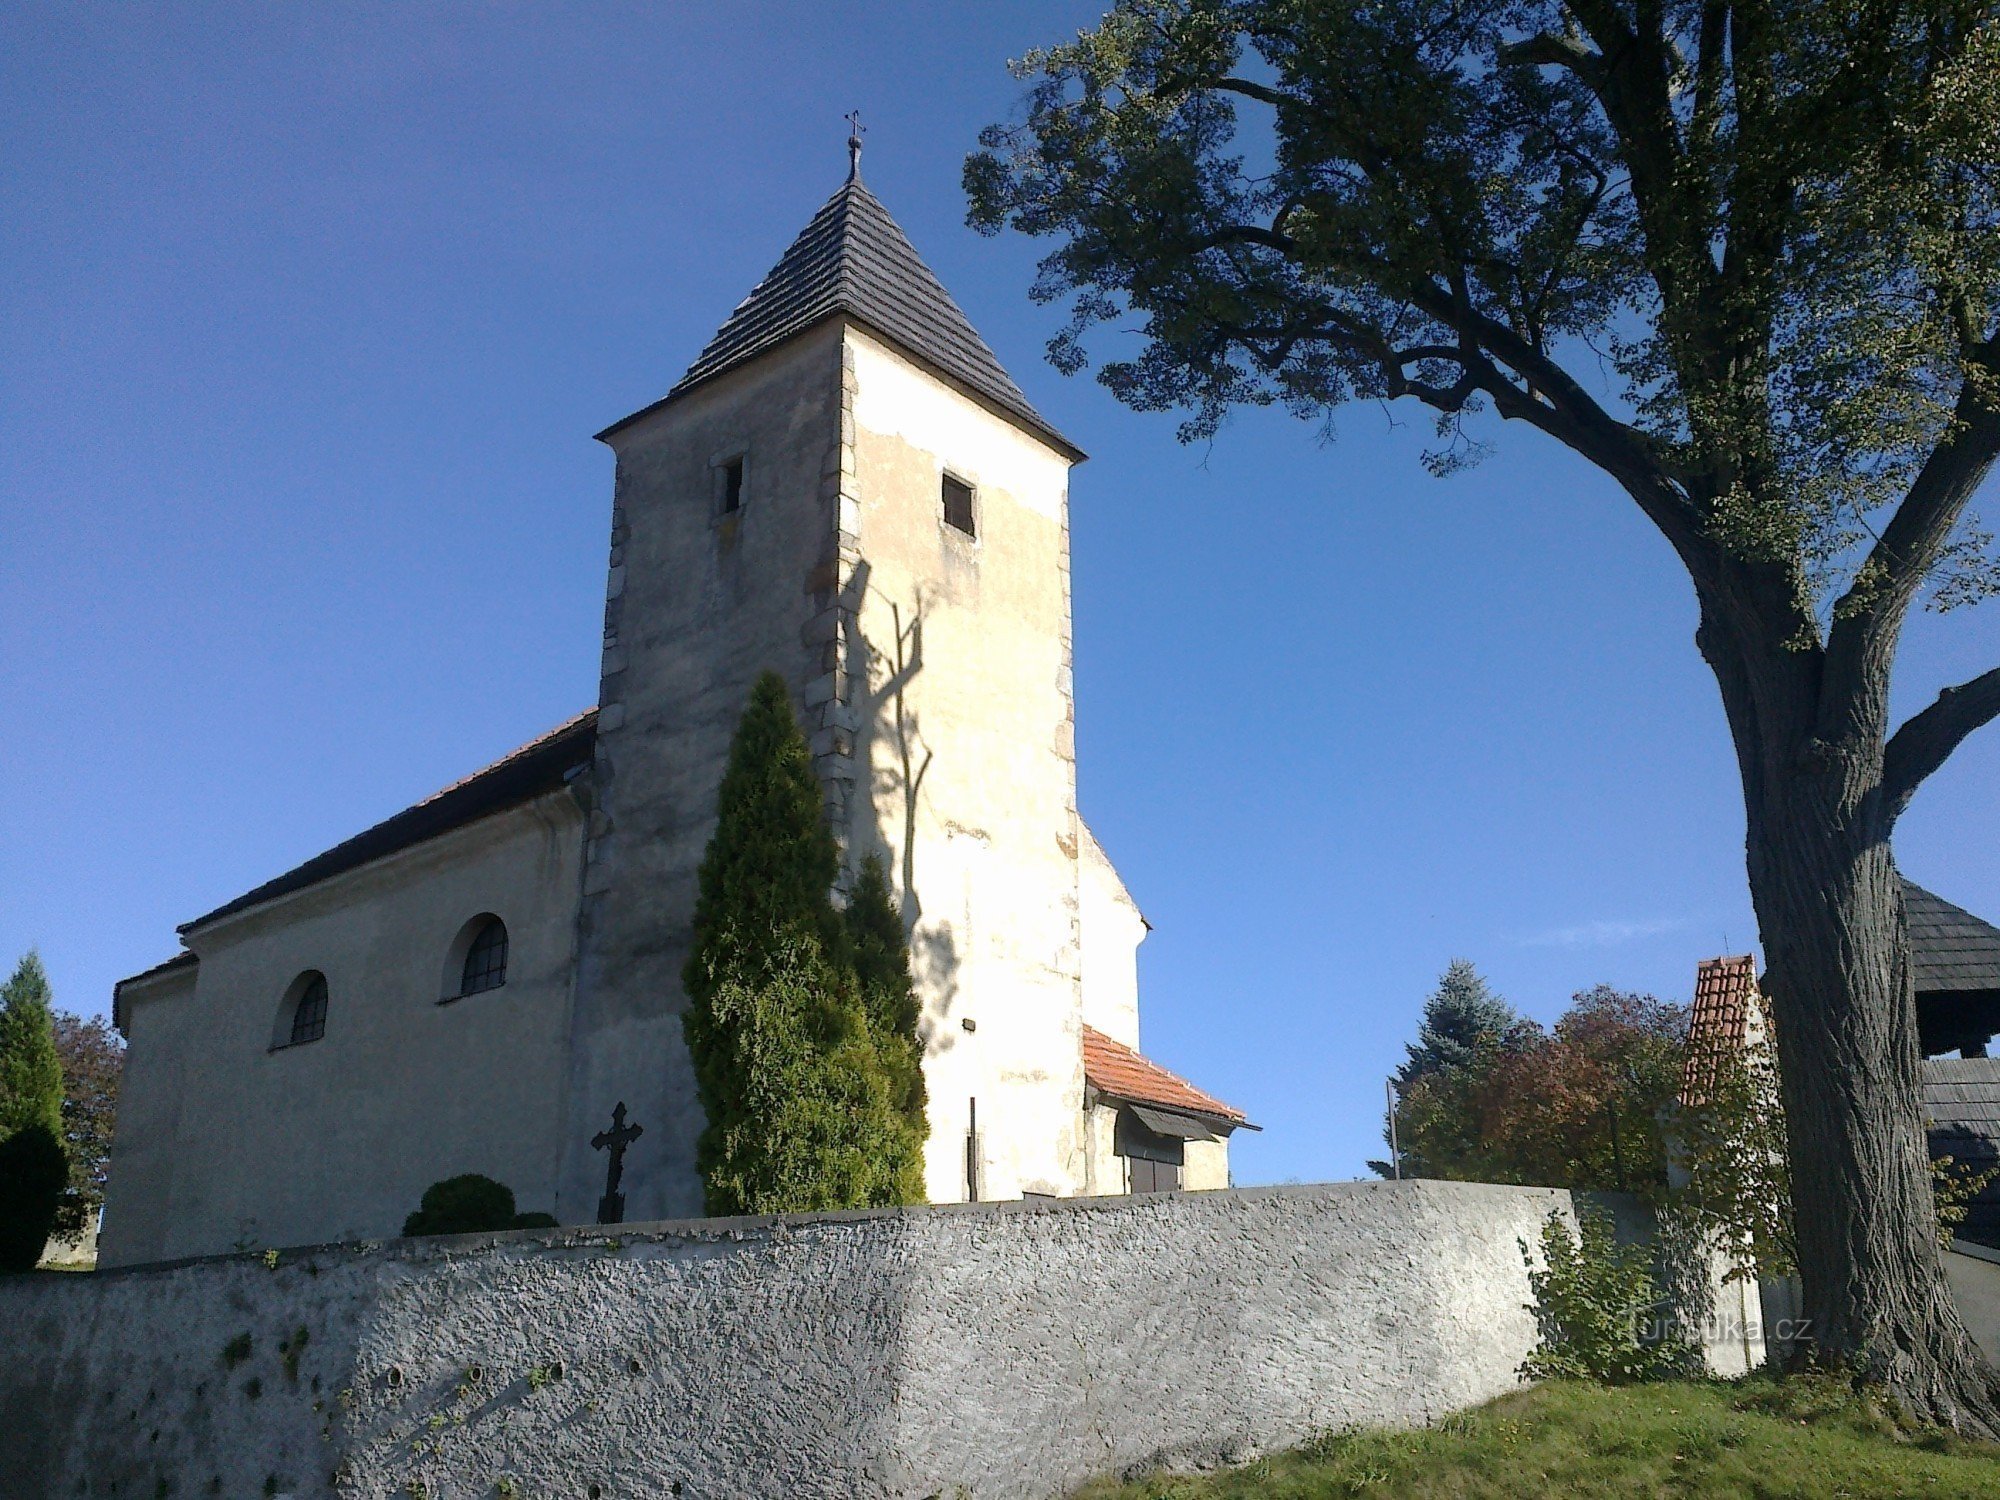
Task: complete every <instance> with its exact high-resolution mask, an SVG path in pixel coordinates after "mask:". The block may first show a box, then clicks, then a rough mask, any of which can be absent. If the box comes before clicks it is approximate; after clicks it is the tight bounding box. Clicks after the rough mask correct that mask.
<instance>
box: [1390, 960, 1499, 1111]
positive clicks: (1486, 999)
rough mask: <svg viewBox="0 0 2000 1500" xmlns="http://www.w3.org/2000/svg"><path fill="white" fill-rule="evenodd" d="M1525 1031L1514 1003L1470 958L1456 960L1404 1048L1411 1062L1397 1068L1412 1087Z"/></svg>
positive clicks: (1441, 978)
mask: <svg viewBox="0 0 2000 1500" xmlns="http://www.w3.org/2000/svg"><path fill="white" fill-rule="evenodd" d="M1520 1030H1521V1018H1520V1017H1519V1016H1518V1015H1516V1014H1515V1013H1514V1007H1513V1006H1511V1005H1509V1004H1508V1003H1507V1002H1506V1001H1505V1000H1502V999H1501V998H1500V997H1499V996H1498V995H1496V994H1494V993H1493V992H1492V991H1491V990H1490V989H1488V988H1487V986H1486V980H1485V979H1484V977H1482V976H1481V974H1480V972H1479V970H1477V969H1476V968H1474V967H1473V966H1472V962H1471V960H1470V959H1464V958H1454V959H1453V960H1452V961H1451V962H1450V964H1448V965H1447V966H1446V968H1445V971H1444V973H1443V974H1442V975H1441V976H1439V978H1438V986H1437V988H1436V989H1435V990H1433V991H1432V992H1431V997H1430V998H1429V999H1428V1000H1426V1001H1425V1002H1424V1018H1423V1020H1422V1021H1421V1022H1420V1023H1419V1024H1418V1026H1417V1039H1416V1041H1414V1042H1411V1043H1410V1044H1408V1046H1407V1047H1406V1048H1405V1050H1406V1051H1407V1052H1408V1053H1409V1054H1410V1056H1409V1061H1407V1062H1405V1063H1404V1064H1403V1066H1402V1067H1400V1068H1398V1069H1397V1070H1396V1082H1397V1084H1398V1085H1400V1086H1401V1087H1403V1088H1408V1087H1409V1086H1410V1085H1411V1084H1413V1083H1415V1082H1416V1081H1417V1080H1418V1079H1419V1078H1421V1077H1423V1076H1424V1075H1425V1074H1427V1073H1436V1072H1439V1071H1440V1070H1442V1069H1445V1068H1453V1067H1463V1066H1464V1065H1465V1064H1467V1063H1470V1062H1473V1061H1476V1060H1477V1059H1478V1058H1479V1057H1481V1056H1482V1055H1483V1054H1485V1053H1487V1052H1490V1051H1491V1050H1493V1049H1494V1048H1495V1047H1499V1046H1503V1045H1505V1044H1506V1043H1507V1042H1508V1041H1509V1040H1510V1039H1511V1038H1513V1037H1514V1036H1515V1035H1516V1034H1517V1033H1518V1032H1519V1031H1520Z"/></svg>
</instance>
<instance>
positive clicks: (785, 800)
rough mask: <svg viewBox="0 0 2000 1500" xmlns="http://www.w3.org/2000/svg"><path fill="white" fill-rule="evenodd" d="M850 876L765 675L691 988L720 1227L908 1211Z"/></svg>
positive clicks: (784, 703)
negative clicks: (846, 881) (853, 940)
mask: <svg viewBox="0 0 2000 1500" xmlns="http://www.w3.org/2000/svg"><path fill="white" fill-rule="evenodd" d="M839 863H840V855H839V849H838V847H837V845H836V844H835V843H834V839H833V834H832V832H831V830H830V829H829V828H828V827H827V824H826V818H825V801H824V796H823V794H822V793H821V791H820V787H819V782H818V780H817V778H816V777H815V776H814V775H813V768H812V757H811V754H810V752H809V750H808V748H807V746H806V742H805V737H804V735H803V734H801V733H800V731H799V726H798V721H797V719H796V717H795V716H794V715H793V712H792V704H791V696H790V694H789V693H788V692H787V690H786V688H785V684H784V680H783V679H782V678H780V677H779V676H778V675H777V674H776V673H771V672H767V673H765V674H764V675H763V676H762V677H760V678H759V679H758V680H757V684H756V686H755V687H754V688H752V690H751V693H750V702H749V706H748V707H747V708H746V709H745V710H744V713H743V718H742V721H741V722H740V723H739V724H738V726H737V730H736V738H735V741H734V742H733V743H732V745H731V746H730V752H729V764H728V768H727V769H726V770H725V771H724V773H723V778H722V789H721V794H720V798H719V818H718V821H717V824H716V830H715V834H714V836H713V837H712V838H711V839H710V841H709V845H708V851H707V853H706V854H705V855H704V856H703V859H702V864H701V874H700V895H699V897H698V899H697V902H696V906H695V918H694V947H693V951H692V952H691V953H690V954H689V957H688V962H687V966H686V968H685V970H684V971H683V975H682V978H683V981H684V983H685V985H686V988H687V993H688V1008H687V1011H686V1013H685V1015H684V1016H683V1027H684V1030H685V1034H686V1037H687V1043H688V1051H689V1053H690V1055H691V1056H692V1059H693V1062H694V1071H695V1083H696V1089H697V1092H698V1094H699V1096H700V1098H701V1103H702V1108H703V1110H704V1111H705V1112H706V1115H707V1120H708V1124H707V1128H706V1129H705V1130H704V1131H703V1132H702V1137H701V1142H700V1145H699V1147H698V1148H697V1152H696V1162H697V1165H698V1166H699V1168H700V1171H701V1175H702V1183H703V1188H704V1192H705V1197H706V1201H707V1206H708V1211H709V1212H710V1213H714V1214H738V1213H784V1212H804V1211H810V1210H816V1209H827V1208H862V1207H870V1206H882V1205H887V1204H891V1203H896V1202H901V1201H904V1196H905V1193H906V1190H907V1186H908V1184H909V1182H910V1181H911V1173H910V1170H909V1168H908V1165H907V1163H908V1161H909V1157H910V1150H909V1143H908V1134H909V1132H908V1130H907V1127H906V1126H905V1125H904V1124H903V1120H902V1116H901V1114H900V1112H899V1110H898V1108H897V1103H896V1096H897V1092H898V1088H899V1085H898V1081H897V1080H896V1078H895V1076H894V1074H893V1070H892V1069H891V1067H890V1066H889V1065H888V1064H887V1063H886V1062H885V1060H884V1056H883V1052H882V1049H881V1048H879V1047H878V1046H877V1038H876V1036H875V1031H874V1028H873V1027H872V1026H871V1025H870V1024H869V1019H868V1013H867V1008H866V1006H865V1005H864V1003H863V1000H862V997H861V985H860V982H859V980H858V979H857V977H856V975H855V969H854V962H853V956H852V950H851V944H850V941H849V937H848V931H847V924H846V923H845V922H844V921H843V920H842V918H841V915H840V913H839V912H838V911H836V910H835V908H834V905H833V897H832V892H833V882H834V877H835V875H836V874H837V872H838V869H839Z"/></svg>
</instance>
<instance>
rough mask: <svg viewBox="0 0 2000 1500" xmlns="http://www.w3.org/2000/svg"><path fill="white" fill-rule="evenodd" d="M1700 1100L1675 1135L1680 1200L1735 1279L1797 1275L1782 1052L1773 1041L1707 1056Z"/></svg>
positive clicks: (1680, 1111) (1677, 1119) (1674, 1121)
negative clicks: (1725, 1253) (1725, 1252)
mask: <svg viewBox="0 0 2000 1500" xmlns="http://www.w3.org/2000/svg"><path fill="white" fill-rule="evenodd" d="M1701 1061H1702V1067H1701V1069H1700V1074H1701V1077H1702V1081H1701V1082H1700V1083H1699V1084H1697V1085H1696V1086H1695V1087H1694V1089H1693V1091H1692V1092H1693V1094H1694V1097H1692V1098H1691V1099H1690V1100H1688V1101H1687V1102H1686V1103H1684V1104H1677V1105H1676V1107H1675V1109H1674V1112H1673V1115H1672V1118H1671V1120H1670V1122H1669V1129H1670V1130H1671V1132H1672V1136H1673V1151H1674V1161H1675V1164H1676V1166H1678V1167H1679V1169H1680V1172H1681V1175H1682V1186H1681V1189H1680V1191H1679V1193H1678V1195H1677V1196H1678V1198H1679V1200H1680V1202H1681V1203H1682V1204H1683V1205H1684V1206H1685V1207H1687V1208H1688V1209H1690V1210H1692V1211H1693V1212H1694V1213H1695V1214H1696V1215H1698V1216H1699V1218H1700V1220H1701V1222H1702V1223H1703V1224H1704V1225H1706V1226H1707V1227H1708V1228H1709V1229H1710V1230H1711V1231H1712V1232H1713V1236H1714V1239H1715V1241H1716V1242H1717V1243H1718V1244H1721V1245H1724V1246H1727V1247H1729V1248H1730V1249H1731V1250H1732V1251H1733V1255H1732V1265H1731V1267H1730V1271H1729V1276H1730V1278H1731V1279H1741V1278H1743V1277H1747V1276H1752V1275H1756V1276H1792V1275H1796V1274H1797V1272H1798V1266H1799V1258H1798V1257H1799V1251H1798V1240H1797V1238H1796V1235H1795V1232H1794V1229H1793V1222H1792V1169H1791V1161H1790V1159H1789V1158H1788V1157H1787V1155H1786V1153H1785V1111H1784V1105H1783V1104H1782V1102H1781V1101H1780V1099H1779V1092H1778V1059H1777V1049H1776V1048H1775V1047H1773V1046H1772V1045H1771V1042H1770V1040H1769V1038H1768V1036H1765V1037H1758V1038H1754V1039H1753V1040H1752V1041H1750V1042H1749V1043H1748V1044H1747V1045H1745V1046H1744V1047H1742V1048H1740V1049H1737V1050H1734V1051H1726V1052H1717V1053H1715V1055H1713V1056H1704V1057H1703V1058H1702V1059H1701Z"/></svg>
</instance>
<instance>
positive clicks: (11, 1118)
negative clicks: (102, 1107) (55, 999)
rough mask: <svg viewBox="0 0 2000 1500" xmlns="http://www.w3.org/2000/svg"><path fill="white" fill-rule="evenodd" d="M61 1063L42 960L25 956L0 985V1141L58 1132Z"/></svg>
mask: <svg viewBox="0 0 2000 1500" xmlns="http://www.w3.org/2000/svg"><path fill="white" fill-rule="evenodd" d="M62 1103H63V1072H62V1058H61V1057H60V1056H59V1055H58V1053H57V1051H56V1030H55V1014H54V1012H53V1011H52V1010H51V1008H50V1005H49V976H48V973H47V971H46V970H44V969H43V968H42V960H41V955H40V954H37V953H34V952H30V953H29V954H28V955H27V956H26V957H24V958H23V959H22V960H21V961H20V963H19V964H18V965H16V966H15V969H14V975H13V978H11V979H9V980H8V981H7V983H6V984H5V985H0V1140H4V1139H5V1138H6V1137H8V1136H10V1135H12V1134H13V1133H14V1132H15V1131H17V1130H22V1129H25V1128H26V1127H27V1126H30V1125H43V1126H46V1127H47V1128H48V1129H50V1130H52V1131H55V1132H57V1133H58V1134H60V1132H61V1130H62V1124H63V1119H62Z"/></svg>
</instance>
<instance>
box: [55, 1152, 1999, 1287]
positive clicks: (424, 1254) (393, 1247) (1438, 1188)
mask: <svg viewBox="0 0 2000 1500" xmlns="http://www.w3.org/2000/svg"><path fill="white" fill-rule="evenodd" d="M1366 1193H1404V1194H1412V1195H1417V1196H1438V1195H1441V1196H1445V1197H1452V1196H1461V1195H1472V1196H1477V1197H1493V1196H1501V1195H1508V1196H1511V1195H1526V1196H1530V1197H1541V1198H1546V1199H1548V1200H1549V1202H1550V1203H1551V1204H1555V1203H1557V1202H1558V1201H1566V1200H1567V1199H1568V1198H1569V1192H1568V1190H1567V1189H1565V1188H1552V1187H1525V1186H1516V1185H1513V1184H1507V1183H1492V1182H1455V1181H1448V1180H1446V1179H1443V1178H1419V1177H1405V1178H1401V1179H1395V1180H1388V1179H1384V1180H1373V1179H1367V1178H1362V1179H1358V1180H1355V1181H1351V1182H1314V1183H1275V1184H1270V1185H1266V1186H1260V1187H1238V1188H1211V1189H1207V1190H1203V1191H1192V1192H1165V1193H1129V1194H1122V1195H1098V1196H1095V1197H1076V1198H1009V1199H1002V1200H997V1201H991V1202H982V1203H923V1204H914V1205H910V1206H906V1207H900V1208H846V1209H828V1210H824V1211H821V1212H818V1213H798V1214H741V1215H736V1216H732V1217H720V1218H699V1219H655V1220H650V1221H645V1222H640V1223H633V1224H578V1225H570V1226H564V1227H561V1228H557V1229H546V1228H544V1229H506V1230H497V1231H491V1232H488V1233H484V1234H439V1235H418V1236H411V1237H404V1236H395V1237H391V1238H386V1239H373V1240H338V1241H329V1242H325V1243H320V1244H311V1245H287V1246H276V1247H265V1248H260V1249H255V1250H240V1251H230V1252H228V1253H226V1254H221V1255H190V1256H182V1257H180V1258H178V1259H174V1260H157V1261H142V1262H137V1263H135V1264H132V1265H128V1266H108V1267H100V1268H98V1269H96V1270H93V1271H91V1272H90V1273H88V1274H89V1276H90V1277H92V1278H101V1277H114V1276H131V1275H146V1274H151V1273H155V1272H161V1271H176V1270H181V1269H183V1268H185V1267H188V1266H205V1265H226V1264H228V1263H230V1262H232V1261H236V1262H242V1263H244V1264H246V1265H247V1264H257V1265H263V1264H267V1263H268V1260H269V1257H270V1256H271V1255H273V1254H276V1255H277V1257H278V1261H277V1264H279V1265H284V1264H290V1263H293V1262H297V1261H301V1260H305V1259H320V1260H324V1259H328V1258H338V1259H342V1260H365V1259H370V1258H379V1259H381V1260H384V1261H428V1260H450V1259H456V1258H457V1257H459V1256H461V1255H463V1254H465V1253H467V1252H471V1251H480V1250H489V1249H493V1250H499V1249H508V1248H511V1247H514V1246H524V1247H528V1248H539V1249H545V1250H572V1249H597V1250H602V1249H605V1248H607V1247H610V1246H613V1245H614V1244H615V1246H616V1247H618V1248H623V1247H625V1246H628V1245H632V1244H635V1243H649V1244H672V1243H682V1244H727V1243H735V1242H741V1241H745V1240H783V1239H786V1238H789V1237H790V1236H791V1235H793V1234H794V1233H796V1232H799V1231H802V1230H808V1231H809V1230H813V1229H818V1228H822V1227H833V1226H839V1225H847V1224H867V1223H874V1222H878V1221H879V1222H896V1221H906V1220H912V1219H917V1218H921V1217H924V1216H927V1215H930V1216H946V1215H951V1216H959V1217H983V1218H1004V1217H1015V1216H1023V1217H1026V1216H1038V1215H1044V1214H1093V1213H1107V1212H1129V1211H1130V1210H1132V1209H1134V1208H1162V1209H1164V1208H1171V1207H1173V1206H1174V1205H1175V1204H1177V1203H1187V1202H1197V1203H1199V1202H1214V1201H1218V1200H1222V1201H1229V1200H1233V1201H1237V1202H1259V1201H1264V1200H1279V1199H1285V1198H1298V1199H1326V1198H1342V1197H1354V1196H1359V1195H1361V1194H1366ZM1995 1258H1996V1259H2000V1256H1996V1257H1995ZM31 1274H35V1273H31ZM40 1274H46V1275H51V1276H53V1275H62V1276H63V1277H65V1279H68V1280H74V1279H76V1275H77V1273H75V1272H54V1271H51V1272H47V1273H40Z"/></svg>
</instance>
